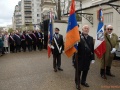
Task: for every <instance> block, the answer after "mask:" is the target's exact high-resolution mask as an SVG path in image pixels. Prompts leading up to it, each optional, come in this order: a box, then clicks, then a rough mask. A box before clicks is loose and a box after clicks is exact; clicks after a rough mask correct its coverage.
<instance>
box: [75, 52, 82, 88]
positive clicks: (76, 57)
mask: <svg viewBox="0 0 120 90" xmlns="http://www.w3.org/2000/svg"><path fill="white" fill-rule="evenodd" d="M75 59H76V74H77V82H79V76H78V53H75ZM78 84H79V85H78V86H79V87H78V90H81V87H80V82H79V83H78Z"/></svg>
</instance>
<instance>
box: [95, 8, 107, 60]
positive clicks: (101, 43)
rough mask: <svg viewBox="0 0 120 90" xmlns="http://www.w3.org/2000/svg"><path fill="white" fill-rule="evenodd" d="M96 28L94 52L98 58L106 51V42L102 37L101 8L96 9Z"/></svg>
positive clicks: (102, 19)
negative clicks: (97, 21)
mask: <svg viewBox="0 0 120 90" xmlns="http://www.w3.org/2000/svg"><path fill="white" fill-rule="evenodd" d="M98 20H99V23H98V29H97V37H96V40H95V47H94V52H95V53H96V55H97V57H98V58H101V57H102V56H103V54H104V53H105V52H106V44H105V39H104V23H103V21H104V18H103V12H102V9H100V10H98Z"/></svg>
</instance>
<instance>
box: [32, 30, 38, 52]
mask: <svg viewBox="0 0 120 90" xmlns="http://www.w3.org/2000/svg"><path fill="white" fill-rule="evenodd" d="M31 37H32V39H33V44H32V45H33V49H34V51H36V45H37V36H36V35H35V32H34V31H32V34H31Z"/></svg>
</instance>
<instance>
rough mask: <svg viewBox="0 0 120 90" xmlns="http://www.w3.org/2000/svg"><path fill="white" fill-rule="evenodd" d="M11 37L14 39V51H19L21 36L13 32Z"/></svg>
mask: <svg viewBox="0 0 120 90" xmlns="http://www.w3.org/2000/svg"><path fill="white" fill-rule="evenodd" d="M13 38H14V40H15V44H16V52H17V51H19V52H20V51H21V50H20V49H21V37H20V35H19V34H15V35H14V36H13Z"/></svg>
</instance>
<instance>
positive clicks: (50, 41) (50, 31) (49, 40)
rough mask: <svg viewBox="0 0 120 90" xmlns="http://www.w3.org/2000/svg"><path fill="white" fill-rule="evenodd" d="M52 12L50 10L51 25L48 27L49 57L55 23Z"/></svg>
mask: <svg viewBox="0 0 120 90" xmlns="http://www.w3.org/2000/svg"><path fill="white" fill-rule="evenodd" d="M52 18H53V17H52V12H50V20H49V27H48V48H47V49H48V58H50V55H51V44H52V39H53V24H52Z"/></svg>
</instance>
